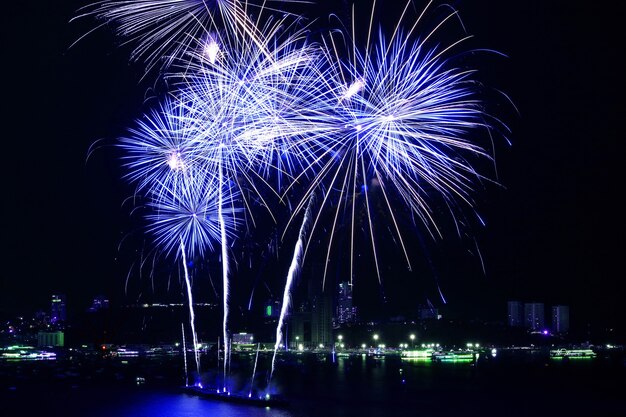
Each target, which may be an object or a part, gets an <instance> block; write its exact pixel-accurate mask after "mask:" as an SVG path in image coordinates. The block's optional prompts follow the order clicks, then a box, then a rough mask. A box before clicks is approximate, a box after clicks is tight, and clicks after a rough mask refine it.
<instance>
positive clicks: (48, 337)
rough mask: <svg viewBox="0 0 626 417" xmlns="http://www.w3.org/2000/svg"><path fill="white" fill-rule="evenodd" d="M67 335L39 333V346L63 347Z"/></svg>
mask: <svg viewBox="0 0 626 417" xmlns="http://www.w3.org/2000/svg"><path fill="white" fill-rule="evenodd" d="M64 345H65V334H64V333H63V332H59V331H57V332H39V333H37V346H40V347H58V346H60V347H63V346H64Z"/></svg>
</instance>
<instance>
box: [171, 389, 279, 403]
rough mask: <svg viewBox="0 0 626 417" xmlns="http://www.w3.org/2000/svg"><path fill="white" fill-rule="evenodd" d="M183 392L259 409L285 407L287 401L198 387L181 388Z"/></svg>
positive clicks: (276, 396)
mask: <svg viewBox="0 0 626 417" xmlns="http://www.w3.org/2000/svg"><path fill="white" fill-rule="evenodd" d="M183 391H184V392H186V393H188V394H192V395H197V396H199V397H202V398H208V399H211V400H217V401H225V402H231V403H239V404H247V405H255V406H260V407H286V406H287V405H288V401H287V400H286V399H285V398H284V397H282V396H280V395H276V394H275V395H270V394H265V395H261V396H259V395H255V394H252V393H251V394H247V395H245V394H235V393H230V392H223V391H220V390H218V389H216V388H203V387H199V386H195V385H194V386H188V387H183Z"/></svg>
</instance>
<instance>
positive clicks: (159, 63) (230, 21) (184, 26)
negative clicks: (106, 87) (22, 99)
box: [72, 0, 278, 73]
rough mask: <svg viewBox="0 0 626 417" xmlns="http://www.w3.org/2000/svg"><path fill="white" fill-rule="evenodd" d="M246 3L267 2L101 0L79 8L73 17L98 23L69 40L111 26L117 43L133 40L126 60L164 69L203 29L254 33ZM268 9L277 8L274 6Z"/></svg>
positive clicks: (200, 34) (190, 46) (188, 46)
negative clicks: (91, 19)
mask: <svg viewBox="0 0 626 417" xmlns="http://www.w3.org/2000/svg"><path fill="white" fill-rule="evenodd" d="M249 6H252V7H254V8H256V9H257V10H258V15H259V16H260V15H261V14H263V12H264V10H265V9H268V7H267V5H266V2H263V4H261V5H255V4H254V3H251V2H248V1H246V2H244V3H243V4H242V2H241V1H239V0H216V1H213V2H211V4H210V5H209V2H207V1H206V0H132V1H129V0H125V1H120V0H104V1H98V2H94V3H92V4H90V5H87V6H85V7H83V8H81V9H80V10H79V13H80V14H79V15H77V16H76V17H74V18H73V19H72V21H73V20H77V19H81V18H85V17H95V19H96V20H97V21H100V22H102V23H100V24H99V25H98V26H97V27H96V28H94V29H92V30H91V31H90V32H88V33H87V34H85V35H83V36H82V37H81V38H79V39H78V40H77V41H75V42H74V44H73V45H75V44H76V43H78V42H79V41H80V40H81V39H83V38H84V37H86V36H87V35H89V34H90V33H91V32H93V31H95V30H97V29H99V28H100V27H104V26H106V27H109V26H112V27H113V32H114V33H115V35H117V36H118V37H120V38H121V39H122V42H121V43H122V45H127V44H128V45H133V46H132V48H133V49H132V51H131V54H130V60H131V61H136V62H137V61H142V62H143V63H145V65H146V73H148V72H149V71H151V70H152V69H165V68H167V67H169V66H170V65H171V64H172V63H173V62H175V61H176V60H177V59H179V58H181V57H182V56H184V55H185V54H186V53H187V52H188V51H189V49H190V48H193V46H194V43H195V42H196V41H197V39H200V38H202V37H203V36H204V35H205V34H206V33H207V32H211V31H216V30H218V28H221V27H223V28H226V29H227V31H228V32H230V33H245V34H246V35H247V36H250V37H254V36H256V35H257V34H256V32H255V24H254V22H253V21H252V20H251V18H250V17H249V10H248V8H249ZM269 10H273V11H278V10H277V9H275V8H271V9H269Z"/></svg>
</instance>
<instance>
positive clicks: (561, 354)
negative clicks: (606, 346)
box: [550, 348, 597, 359]
mask: <svg viewBox="0 0 626 417" xmlns="http://www.w3.org/2000/svg"><path fill="white" fill-rule="evenodd" d="M596 356H597V354H596V352H594V351H593V350H591V349H565V348H560V349H552V350H550V357H551V358H553V359H569V358H575V359H578V358H581V359H593V358H595V357H596Z"/></svg>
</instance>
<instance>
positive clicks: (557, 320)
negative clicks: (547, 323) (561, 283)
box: [552, 305, 569, 333]
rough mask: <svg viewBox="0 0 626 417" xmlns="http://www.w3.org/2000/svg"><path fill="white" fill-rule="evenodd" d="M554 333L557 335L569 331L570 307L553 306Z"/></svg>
mask: <svg viewBox="0 0 626 417" xmlns="http://www.w3.org/2000/svg"><path fill="white" fill-rule="evenodd" d="M552 331H553V332H555V333H567V332H568V331H569V306H562V305H556V306H552Z"/></svg>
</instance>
